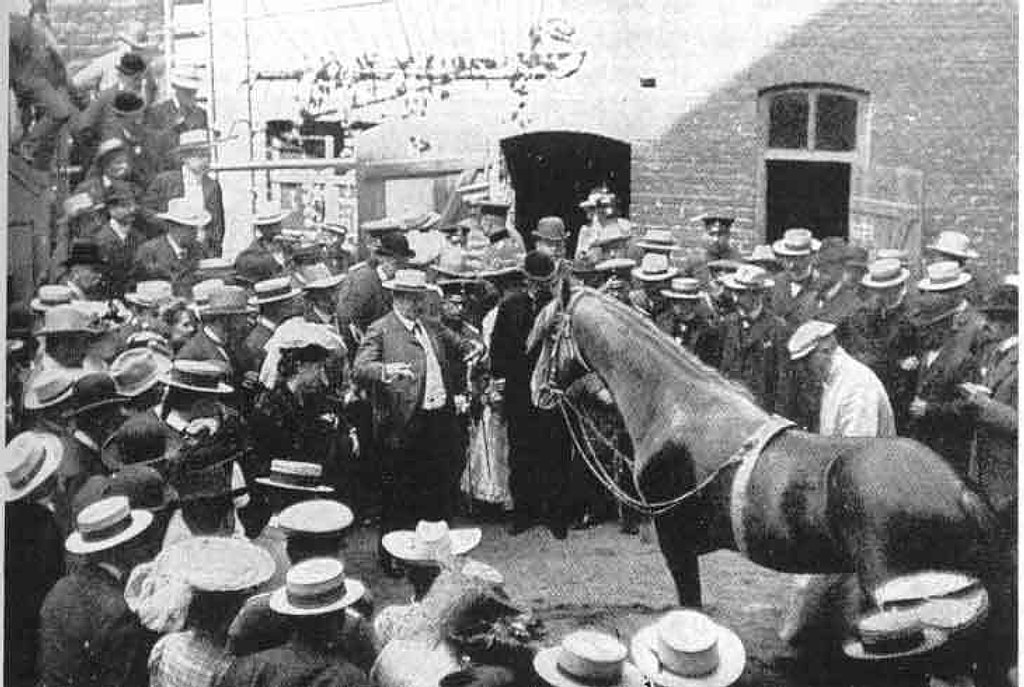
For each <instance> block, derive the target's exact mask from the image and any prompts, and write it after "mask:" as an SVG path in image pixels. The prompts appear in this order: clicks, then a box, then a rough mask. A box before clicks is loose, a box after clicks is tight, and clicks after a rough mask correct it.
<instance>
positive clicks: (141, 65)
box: [117, 52, 146, 76]
mask: <svg viewBox="0 0 1024 687" xmlns="http://www.w3.org/2000/svg"><path fill="white" fill-rule="evenodd" d="M117 71H118V73H120V74H123V75H124V76H138V75H139V74H141V73H142V72H144V71H146V60H145V58H143V57H142V55H140V54H139V53H137V52H126V53H125V54H123V55H121V59H120V60H118V62H117Z"/></svg>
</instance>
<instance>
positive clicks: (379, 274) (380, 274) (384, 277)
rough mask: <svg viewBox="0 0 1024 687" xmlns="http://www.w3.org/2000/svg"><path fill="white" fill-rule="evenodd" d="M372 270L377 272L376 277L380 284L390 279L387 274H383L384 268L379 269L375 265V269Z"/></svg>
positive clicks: (378, 266) (379, 267)
mask: <svg viewBox="0 0 1024 687" xmlns="http://www.w3.org/2000/svg"><path fill="white" fill-rule="evenodd" d="M374 269H375V270H377V277H379V278H380V281H381V283H382V284H383V283H384V282H386V281H388V280H389V279H390V277H389V276H388V274H387V272H385V271H384V268H383V267H381V266H380V265H377V266H376V267H374Z"/></svg>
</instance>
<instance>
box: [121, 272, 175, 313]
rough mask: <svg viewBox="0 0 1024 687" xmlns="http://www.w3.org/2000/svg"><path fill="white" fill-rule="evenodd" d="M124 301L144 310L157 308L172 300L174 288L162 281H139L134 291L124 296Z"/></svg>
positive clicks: (169, 283)
mask: <svg viewBox="0 0 1024 687" xmlns="http://www.w3.org/2000/svg"><path fill="white" fill-rule="evenodd" d="M124 299H125V300H126V301H128V302H129V303H132V304H134V305H139V306H142V307H144V308H159V307H160V306H161V305H166V304H167V303H170V302H171V301H172V300H174V286H173V285H172V284H171V282H169V281H165V280H163V279H151V280H147V281H140V282H139V283H138V284H136V285H135V290H134V291H129V292H128V293H126V294H125V295H124Z"/></svg>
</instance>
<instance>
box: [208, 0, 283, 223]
mask: <svg viewBox="0 0 1024 687" xmlns="http://www.w3.org/2000/svg"><path fill="white" fill-rule="evenodd" d="M207 1H209V0H207ZM242 27H243V30H244V34H243V35H244V37H245V107H246V118H247V122H246V123H247V124H248V126H249V159H250V160H254V159H256V146H255V139H254V137H255V136H256V130H255V129H256V122H255V121H254V120H253V109H252V52H250V50H251V47H250V36H249V0H242ZM268 179H269V174H268ZM249 188H250V189H251V190H255V188H256V170H250V171H249ZM250 202H251V203H252V207H251V208H250V209H251V210H252V211H254V212H255V210H256V198H255V197H253V196H252V195H250Z"/></svg>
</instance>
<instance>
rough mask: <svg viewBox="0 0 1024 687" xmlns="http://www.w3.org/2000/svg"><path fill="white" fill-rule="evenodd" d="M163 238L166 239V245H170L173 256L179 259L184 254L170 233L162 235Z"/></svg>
mask: <svg viewBox="0 0 1024 687" xmlns="http://www.w3.org/2000/svg"><path fill="white" fill-rule="evenodd" d="M164 236H166V237H167V243H169V244H170V245H171V250H173V251H174V255H175V256H176V257H178V258H179V259H180V258H181V257H182V256H183V255H184V254H185V251H184V249H183V248H182V247H181V245H180V244H179V243H178V242H177V241H175V240H174V237H173V236H171V234H170V232H168V233H166V234H164Z"/></svg>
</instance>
